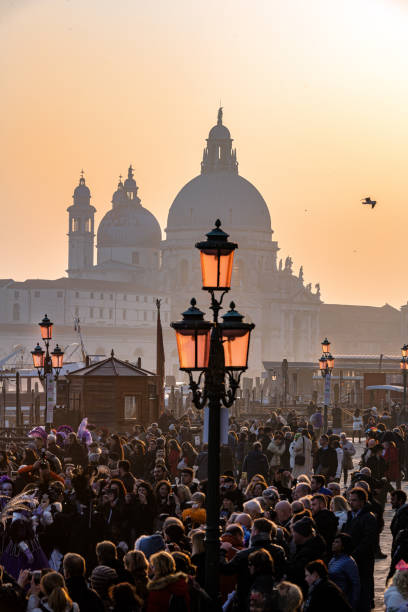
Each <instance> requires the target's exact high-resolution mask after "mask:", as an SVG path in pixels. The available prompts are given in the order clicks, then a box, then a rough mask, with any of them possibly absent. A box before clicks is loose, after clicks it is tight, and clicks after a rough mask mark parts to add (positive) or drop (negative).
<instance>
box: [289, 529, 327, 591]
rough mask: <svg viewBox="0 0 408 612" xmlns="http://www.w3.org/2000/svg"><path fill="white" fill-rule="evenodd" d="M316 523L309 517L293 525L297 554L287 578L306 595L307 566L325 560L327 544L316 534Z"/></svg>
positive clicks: (293, 558)
mask: <svg viewBox="0 0 408 612" xmlns="http://www.w3.org/2000/svg"><path fill="white" fill-rule="evenodd" d="M315 527H316V523H315V522H314V520H313V519H311V518H309V517H304V518H302V519H301V520H300V521H296V522H295V523H293V525H292V534H293V541H294V543H295V544H296V552H295V554H294V556H293V557H292V559H291V561H290V562H289V564H288V571H287V578H288V580H289V581H290V582H294V583H295V584H297V585H298V586H299V587H300V588H301V589H302V591H303V595H306V593H307V590H308V585H307V583H306V582H305V566H306V565H307V563H309V561H315V560H316V559H324V557H325V556H326V543H325V541H324V540H323V538H322V536H321V535H319V534H317V533H316V529H315Z"/></svg>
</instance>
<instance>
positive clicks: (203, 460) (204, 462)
mask: <svg viewBox="0 0 408 612" xmlns="http://www.w3.org/2000/svg"><path fill="white" fill-rule="evenodd" d="M197 466H198V467H197V472H196V478H197V479H198V480H199V481H200V482H201V481H202V480H207V478H208V444H203V449H202V450H201V451H200V452H199V453H198V457H197Z"/></svg>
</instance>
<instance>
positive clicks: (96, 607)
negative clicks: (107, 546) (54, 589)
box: [63, 553, 104, 612]
mask: <svg viewBox="0 0 408 612" xmlns="http://www.w3.org/2000/svg"><path fill="white" fill-rule="evenodd" d="M63 568H64V576H65V582H66V585H67V589H68V593H69V596H70V597H71V599H72V600H73V601H76V602H77V604H78V606H79V607H80V609H81V610H86V611H87V612H103V611H104V606H103V603H102V599H101V598H100V597H99V595H98V594H97V592H96V591H94V590H93V589H90V588H89V586H88V584H87V582H86V579H85V573H86V566H85V559H84V558H83V557H81V555H77V554H76V553H67V554H66V555H65V557H64V560H63Z"/></svg>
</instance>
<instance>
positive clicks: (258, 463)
mask: <svg viewBox="0 0 408 612" xmlns="http://www.w3.org/2000/svg"><path fill="white" fill-rule="evenodd" d="M242 471H243V472H246V473H247V479H248V480H251V478H252V476H254V475H255V474H261V475H262V476H263V477H264V478H265V479H267V478H268V472H269V464H268V459H267V457H266V455H265V454H264V453H263V452H262V445H261V443H260V442H254V443H253V445H252V450H251V451H249V453H248V454H247V456H246V457H245V459H244V462H243V464H242Z"/></svg>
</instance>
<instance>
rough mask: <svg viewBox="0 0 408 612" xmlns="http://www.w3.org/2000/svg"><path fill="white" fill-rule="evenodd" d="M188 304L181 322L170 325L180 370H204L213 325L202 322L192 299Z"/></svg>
mask: <svg viewBox="0 0 408 612" xmlns="http://www.w3.org/2000/svg"><path fill="white" fill-rule="evenodd" d="M190 304H191V306H190V308H188V310H186V311H185V312H183V313H182V315H183V320H182V321H176V322H174V323H171V324H170V325H171V327H172V328H173V329H174V330H175V332H176V340H177V349H178V354H179V360H180V370H184V371H193V370H204V369H205V368H207V367H208V360H209V357H210V337H211V330H212V328H213V324H212V323H210V322H209V321H204V313H203V312H202V311H201V310H200V309H199V308H197V307H196V304H197V302H196V300H195V299H194V298H193V299H192V300H191V302H190Z"/></svg>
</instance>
